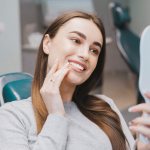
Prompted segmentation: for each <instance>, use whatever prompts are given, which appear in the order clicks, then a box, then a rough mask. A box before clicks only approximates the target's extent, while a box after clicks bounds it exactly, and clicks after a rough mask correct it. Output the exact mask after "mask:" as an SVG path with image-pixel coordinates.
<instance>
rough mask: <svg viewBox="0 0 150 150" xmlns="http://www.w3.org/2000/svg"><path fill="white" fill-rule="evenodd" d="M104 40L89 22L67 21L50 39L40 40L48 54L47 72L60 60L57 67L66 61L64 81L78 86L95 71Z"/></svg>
mask: <svg viewBox="0 0 150 150" xmlns="http://www.w3.org/2000/svg"><path fill="white" fill-rule="evenodd" d="M102 44H103V37H102V34H101V32H100V30H99V29H98V27H97V26H96V25H95V24H94V23H93V22H92V21H91V20H88V19H83V18H73V19H71V20H69V21H68V22H66V23H65V24H64V25H63V26H62V27H61V28H60V29H59V30H58V32H57V34H56V36H55V37H54V38H53V39H50V38H49V36H48V35H46V36H45V38H44V41H43V50H44V52H45V53H46V54H48V68H47V71H49V69H50V68H51V67H52V66H53V65H54V62H55V60H56V59H58V60H59V68H61V67H62V66H63V65H64V64H66V63H67V62H69V64H70V71H69V72H68V74H67V76H66V77H65V81H67V82H69V83H71V84H74V85H79V84H81V83H83V82H84V81H86V80H87V79H88V78H89V77H90V75H91V74H92V72H93V71H94V69H95V67H96V65H97V61H98V57H99V54H100V52H101V47H102Z"/></svg>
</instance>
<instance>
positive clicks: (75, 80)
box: [66, 73, 85, 85]
mask: <svg viewBox="0 0 150 150" xmlns="http://www.w3.org/2000/svg"><path fill="white" fill-rule="evenodd" d="M66 80H67V82H69V83H71V84H74V85H80V84H82V83H83V82H85V78H83V77H82V76H78V75H75V74H72V73H69V74H68V75H67V77H66Z"/></svg>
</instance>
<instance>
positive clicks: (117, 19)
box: [111, 2, 131, 28]
mask: <svg viewBox="0 0 150 150" xmlns="http://www.w3.org/2000/svg"><path fill="white" fill-rule="evenodd" d="M111 9H112V17H113V20H114V25H115V26H116V27H117V28H122V27H124V26H125V25H126V24H127V23H129V22H130V21H131V17H130V15H129V9H128V7H122V6H121V5H120V4H119V3H115V2H114V3H113V4H112V5H111Z"/></svg>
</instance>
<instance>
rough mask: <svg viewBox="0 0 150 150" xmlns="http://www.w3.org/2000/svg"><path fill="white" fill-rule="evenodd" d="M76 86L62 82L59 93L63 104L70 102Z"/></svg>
mask: <svg viewBox="0 0 150 150" xmlns="http://www.w3.org/2000/svg"><path fill="white" fill-rule="evenodd" d="M75 88H76V86H75V85H72V84H70V83H67V82H65V81H63V82H62V84H61V86H60V93H61V96H62V100H63V102H69V101H71V100H72V96H73V93H74V91H75Z"/></svg>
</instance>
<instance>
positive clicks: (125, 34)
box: [110, 2, 143, 103]
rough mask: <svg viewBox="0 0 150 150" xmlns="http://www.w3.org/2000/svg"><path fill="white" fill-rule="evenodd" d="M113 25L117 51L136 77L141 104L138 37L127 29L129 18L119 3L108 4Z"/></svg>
mask: <svg viewBox="0 0 150 150" xmlns="http://www.w3.org/2000/svg"><path fill="white" fill-rule="evenodd" d="M110 9H111V13H112V19H113V24H114V26H115V29H116V42H117V46H118V50H119V52H120V54H121V56H122V57H123V59H124V60H125V62H126V64H127V65H128V66H129V68H130V70H131V71H132V72H133V73H134V74H135V75H136V77H137V81H136V87H137V94H138V95H137V103H141V102H143V97H142V96H141V93H140V92H139V89H138V78H139V67H140V66H139V65H140V53H139V51H140V37H139V36H138V35H136V34H135V33H133V32H132V31H131V30H130V29H129V26H128V25H129V23H130V21H131V17H130V15H129V10H128V8H127V7H123V6H121V4H120V3H117V2H112V3H110Z"/></svg>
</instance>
